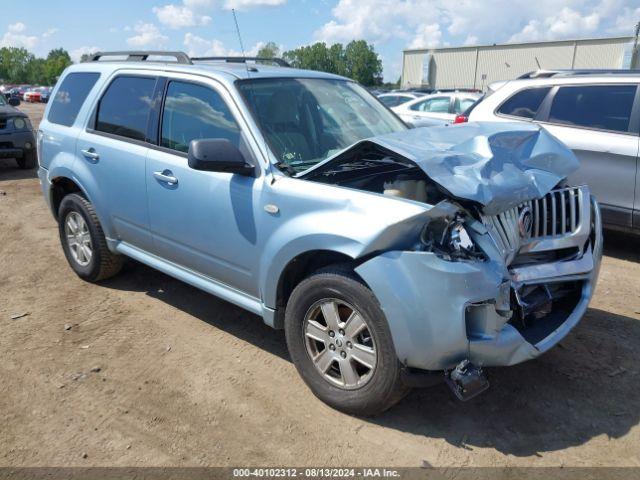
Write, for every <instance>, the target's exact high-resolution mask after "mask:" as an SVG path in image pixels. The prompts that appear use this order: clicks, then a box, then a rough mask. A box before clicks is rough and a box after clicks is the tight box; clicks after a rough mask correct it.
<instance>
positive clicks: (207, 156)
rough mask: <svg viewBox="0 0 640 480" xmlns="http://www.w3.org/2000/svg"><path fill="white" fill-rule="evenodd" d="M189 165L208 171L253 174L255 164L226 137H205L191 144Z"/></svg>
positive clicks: (195, 168)
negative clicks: (249, 161) (247, 159)
mask: <svg viewBox="0 0 640 480" xmlns="http://www.w3.org/2000/svg"><path fill="white" fill-rule="evenodd" d="M187 158H188V161H189V166H190V167H191V168H193V169H194V170H204V171H207V172H228V173H238V174H240V175H247V176H251V175H253V171H254V166H253V165H251V164H250V163H248V162H247V161H246V160H245V159H244V156H243V155H242V152H240V150H239V149H238V147H236V146H235V145H234V144H233V143H231V142H230V141H229V140H227V139H226V138H203V139H200V140H192V141H191V143H190V144H189V153H188V157H187Z"/></svg>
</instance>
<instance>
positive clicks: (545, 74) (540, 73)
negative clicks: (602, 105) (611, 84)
mask: <svg viewBox="0 0 640 480" xmlns="http://www.w3.org/2000/svg"><path fill="white" fill-rule="evenodd" d="M625 74H627V75H628V74H636V75H638V74H640V70H631V69H597V68H592V69H576V70H569V69H567V70H535V71H533V72H527V73H525V74H523V75H520V76H519V77H518V80H523V79H533V78H551V77H561V76H571V75H625Z"/></svg>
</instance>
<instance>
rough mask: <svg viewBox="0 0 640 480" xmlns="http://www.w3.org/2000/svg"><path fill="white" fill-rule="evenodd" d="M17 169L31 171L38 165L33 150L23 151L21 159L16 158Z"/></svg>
mask: <svg viewBox="0 0 640 480" xmlns="http://www.w3.org/2000/svg"><path fill="white" fill-rule="evenodd" d="M16 163H17V164H18V167H19V168H21V169H23V170H31V169H32V168H36V166H37V165H38V157H37V155H36V152H35V150H25V151H24V154H23V156H22V157H21V158H16Z"/></svg>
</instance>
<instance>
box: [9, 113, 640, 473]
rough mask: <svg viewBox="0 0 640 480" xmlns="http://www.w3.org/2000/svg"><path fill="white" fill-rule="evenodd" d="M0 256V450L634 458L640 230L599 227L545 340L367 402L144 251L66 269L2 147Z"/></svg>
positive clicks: (472, 461)
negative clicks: (337, 397) (340, 406)
mask: <svg viewBox="0 0 640 480" xmlns="http://www.w3.org/2000/svg"><path fill="white" fill-rule="evenodd" d="M22 108H23V109H24V110H25V111H27V112H28V113H29V114H30V115H31V116H32V118H33V119H34V121H35V122H37V121H38V116H39V115H41V112H42V107H41V106H39V105H24V106H23V107H22ZM0 259H1V260H0V262H1V263H0V331H1V332H2V333H1V335H0V352H1V353H0V379H1V382H2V388H3V393H2V395H0V425H1V427H0V466H63V465H65V466H66V465H82V466H98V465H99V466H109V465H115V466H124V465H126V466H186V465H189V466H203V465H207V466H222V465H226V466H228V465H243V466H244V465H274V466H283V465H289V466H291V465H296V466H304V465H315V466H318V465H320V466H347V465H354V466H357V465H371V464H372V463H373V464H376V465H389V466H421V465H423V462H427V463H428V464H430V465H434V466H503V465H522V466H529V465H533V466H543V465H544V466H558V465H564V466H601V465H611V466H640V449H639V448H638V445H640V428H639V427H638V422H639V416H640V410H639V409H638V405H640V362H639V361H638V360H640V358H639V357H640V354H639V353H638V352H639V351H640V350H639V349H638V345H640V253H638V238H634V237H628V236H622V235H613V234H610V233H608V232H607V234H606V247H605V258H604V262H603V266H602V271H601V277H600V282H599V285H598V290H597V293H596V296H595V298H594V300H593V302H592V305H591V308H590V309H589V311H588V313H587V315H586V317H585V318H584V319H583V321H582V322H581V323H580V325H579V326H578V327H577V328H576V329H575V330H574V331H573V332H572V333H571V334H570V335H569V336H568V338H566V339H565V340H564V341H563V342H562V343H561V344H560V345H559V346H557V347H556V348H554V349H552V350H551V351H550V352H548V353H547V354H546V355H543V356H542V357H541V358H539V359H537V360H535V361H531V362H528V363H525V364H522V365H518V366H515V367H511V368H504V369H492V370H491V371H490V372H489V375H490V380H491V383H492V387H491V388H490V390H489V391H487V392H486V393H484V394H483V395H481V396H480V397H477V398H476V399H474V400H472V401H471V402H468V403H465V404H462V403H459V402H458V401H456V400H454V399H453V398H452V395H451V394H450V393H449V392H448V391H447V389H446V387H445V386H438V387H435V388H432V389H425V390H415V391H413V392H412V393H411V394H410V395H409V396H408V397H406V398H405V399H404V400H403V401H402V402H401V403H400V404H399V405H397V406H396V407H395V408H393V409H392V410H390V411H389V412H387V413H385V414H383V415H381V416H379V417H376V418H374V419H361V418H355V417H349V416H347V415H343V414H341V413H339V412H336V411H334V410H332V409H330V408H329V407H327V406H325V405H324V404H322V403H321V402H320V401H318V400H317V399H316V398H315V397H314V396H313V395H312V394H311V393H310V391H309V390H308V389H307V388H306V387H305V385H304V384H303V382H302V381H301V380H300V378H299V377H298V375H297V374H296V371H295V368H294V367H293V365H292V364H291V362H290V360H289V358H288V354H287V351H286V347H285V342H284V335H283V334H282V332H278V331H273V330H271V329H269V328H268V327H266V326H264V325H263V324H262V322H261V321H260V319H259V318H257V317H256V316H254V315H252V314H249V313H247V312H245V311H243V310H241V309H239V308H237V307H235V306H233V305H230V304H228V303H226V302H223V301H221V300H218V299H216V298H215V297H212V296H209V295H207V294H205V293H203V292H200V291H198V290H196V289H194V288H192V287H190V286H188V285H186V284H183V283H181V282H179V281H176V280H173V279H172V278H170V277H167V276H165V275H163V274H161V273H158V272H156V271H154V270H152V269H150V268H147V267H145V266H142V265H140V264H135V263H132V264H131V265H129V266H128V267H127V268H126V270H125V271H124V272H123V273H122V274H121V275H119V276H118V277H116V278H114V279H111V280H109V281H107V282H104V283H102V284H100V285H92V284H89V283H85V282H83V281H82V280H80V279H79V278H77V277H76V276H75V275H74V274H73V272H72V271H71V270H70V268H69V267H68V266H67V263H66V261H65V259H64V256H63V253H62V250H61V248H60V246H59V242H58V236H57V230H56V224H55V222H54V220H53V218H52V216H51V214H50V213H49V211H48V210H47V208H46V207H45V204H44V201H43V199H42V197H41V194H40V191H39V186H38V180H37V178H36V176H35V171H27V172H25V171H21V170H17V169H16V168H15V166H14V164H13V162H10V161H2V162H0ZM21 314H24V316H22V317H21V318H17V319H12V316H15V315H21Z"/></svg>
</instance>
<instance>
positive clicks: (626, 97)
mask: <svg viewBox="0 0 640 480" xmlns="http://www.w3.org/2000/svg"><path fill="white" fill-rule="evenodd" d="M635 95H636V86H635V85H589V86H569V87H560V88H559V89H558V92H557V93H556V95H555V97H554V98H553V104H552V105H551V110H550V112H549V122H553V123H561V124H564V125H575V126H577V127H586V128H596V129H599V130H610V131H614V132H627V131H629V120H630V118H631V108H632V107H633V99H634V97H635Z"/></svg>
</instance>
